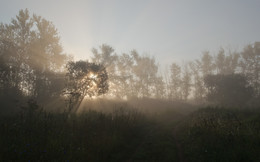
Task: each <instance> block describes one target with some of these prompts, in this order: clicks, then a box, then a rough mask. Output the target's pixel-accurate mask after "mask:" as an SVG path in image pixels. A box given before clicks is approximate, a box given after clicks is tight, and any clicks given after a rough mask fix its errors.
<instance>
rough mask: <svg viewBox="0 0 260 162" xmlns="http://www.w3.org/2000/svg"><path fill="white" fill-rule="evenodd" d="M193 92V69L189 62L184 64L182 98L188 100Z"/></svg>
mask: <svg viewBox="0 0 260 162" xmlns="http://www.w3.org/2000/svg"><path fill="white" fill-rule="evenodd" d="M190 92H191V71H190V69H189V66H188V64H184V67H183V71H182V79H181V94H182V95H181V96H182V100H184V101H187V100H188V97H189V95H190Z"/></svg>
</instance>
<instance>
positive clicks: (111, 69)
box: [91, 44, 119, 96]
mask: <svg viewBox="0 0 260 162" xmlns="http://www.w3.org/2000/svg"><path fill="white" fill-rule="evenodd" d="M92 54H93V56H92V57H91V59H92V62H94V63H96V64H101V65H103V66H104V67H105V68H106V71H107V74H108V76H109V81H108V84H109V87H110V88H109V92H108V94H109V95H111V96H116V95H117V93H118V89H117V86H118V84H119V82H118V75H117V73H116V63H117V59H118V56H117V54H116V53H114V49H113V48H112V47H111V46H109V45H106V44H102V45H101V46H100V47H99V49H96V48H93V49H92Z"/></svg>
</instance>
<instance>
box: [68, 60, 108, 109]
mask: <svg viewBox="0 0 260 162" xmlns="http://www.w3.org/2000/svg"><path fill="white" fill-rule="evenodd" d="M66 67H67V71H68V72H67V74H66V78H67V83H66V89H65V92H64V94H65V96H66V97H67V102H68V109H69V112H71V111H72V110H75V111H76V110H77V108H78V107H79V105H80V103H81V102H82V100H83V99H84V97H86V96H88V97H92V96H99V95H101V94H105V93H106V92H107V91H108V75H107V72H106V69H105V67H104V66H103V65H99V64H95V63H90V62H88V61H77V62H72V61H71V62H69V63H68V64H67V66H66Z"/></svg>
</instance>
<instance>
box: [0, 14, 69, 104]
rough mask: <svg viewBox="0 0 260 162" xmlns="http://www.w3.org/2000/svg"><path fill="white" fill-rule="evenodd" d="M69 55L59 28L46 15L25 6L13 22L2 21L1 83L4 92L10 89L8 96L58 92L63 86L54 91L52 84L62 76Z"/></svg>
mask: <svg viewBox="0 0 260 162" xmlns="http://www.w3.org/2000/svg"><path fill="white" fill-rule="evenodd" d="M66 59H67V56H66V55H65V54H63V53H62V47H61V45H60V38H59V36H58V32H57V30H56V28H55V27H54V25H53V24H52V23H51V22H49V21H47V20H45V19H44V18H41V17H40V16H36V15H33V16H30V14H29V11H28V10H27V9H25V10H20V11H19V14H18V15H17V16H16V18H15V19H12V21H11V23H10V24H3V23H1V25H0V60H1V62H2V63H3V64H2V67H1V69H0V70H1V71H0V73H1V74H0V75H1V76H3V77H2V78H1V82H0V84H1V85H0V87H2V88H1V91H2V92H4V91H8V92H10V96H9V97H7V96H8V95H7V94H6V97H7V98H15V99H17V100H20V99H21V98H22V97H23V96H24V97H34V98H37V99H39V100H46V98H48V99H50V97H53V96H54V95H57V96H58V95H59V94H58V93H57V91H58V92H60V91H61V90H62V88H63V87H62V88H60V89H59V90H58V89H57V88H56V89H55V90H57V91H55V92H54V89H53V88H52V87H53V86H52V84H53V82H56V81H57V77H58V78H60V77H61V75H60V74H61V72H62V69H63V67H64V65H65V62H66ZM56 74H57V75H58V76H56ZM63 79H64V75H63Z"/></svg>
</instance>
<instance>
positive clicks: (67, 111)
mask: <svg viewBox="0 0 260 162" xmlns="http://www.w3.org/2000/svg"><path fill="white" fill-rule="evenodd" d="M161 69H162V68H161V67H160V65H159V63H158V62H157V61H156V59H155V58H154V57H152V56H150V55H141V54H139V53H138V52H137V51H136V50H132V51H130V52H129V53H122V54H117V53H116V52H115V50H114V48H113V47H111V46H109V45H107V44H103V45H101V46H100V47H98V48H93V49H92V55H91V59H90V60H80V61H75V60H74V58H73V56H71V55H69V54H66V53H65V52H64V51H63V49H62V44H61V42H60V36H59V35H58V30H57V29H56V28H55V26H54V24H53V23H52V22H50V21H48V20H46V19H44V18H42V17H41V16H37V15H35V14H33V15H31V14H30V13H29V11H28V10H27V9H25V10H20V11H19V13H18V15H17V16H16V17H15V18H14V19H12V20H11V23H10V24H3V23H1V24H0V76H1V78H0V106H1V107H0V132H1V133H0V161H28V160H31V161H49V160H52V161H64V160H69V161H260V155H259V152H260V131H259V130H260V109H259V108H260V87H259V84H260V78H259V77H260V42H255V43H253V44H249V45H247V46H245V47H244V49H243V50H242V51H231V50H230V49H224V48H220V50H219V52H218V53H217V54H214V55H213V54H211V53H210V52H209V51H205V52H203V53H202V55H201V58H198V59H196V60H193V61H187V62H183V63H182V64H178V63H177V62H173V63H172V64H171V65H170V66H169V67H167V68H166V69H165V70H164V71H163V70H161Z"/></svg>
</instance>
